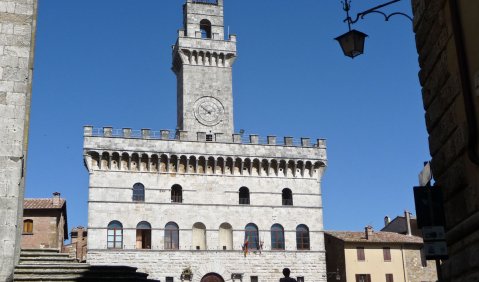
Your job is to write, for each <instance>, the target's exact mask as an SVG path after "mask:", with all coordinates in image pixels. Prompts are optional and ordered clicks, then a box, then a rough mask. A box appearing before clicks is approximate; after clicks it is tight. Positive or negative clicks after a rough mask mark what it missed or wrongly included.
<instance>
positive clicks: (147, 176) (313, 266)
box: [83, 0, 327, 282]
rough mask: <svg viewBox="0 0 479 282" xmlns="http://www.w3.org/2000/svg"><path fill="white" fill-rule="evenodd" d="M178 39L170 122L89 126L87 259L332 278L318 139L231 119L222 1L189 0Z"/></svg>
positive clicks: (221, 276)
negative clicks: (238, 128)
mask: <svg viewBox="0 0 479 282" xmlns="http://www.w3.org/2000/svg"><path fill="white" fill-rule="evenodd" d="M183 15H184V24H183V27H184V29H182V30H180V31H179V32H178V39H177V42H176V44H175V45H174V47H173V71H174V72H175V73H176V75H177V82H178V92H177V97H178V125H177V130H176V131H175V132H171V131H170V130H165V129H164V130H160V131H152V130H150V129H141V130H132V129H130V128H123V129H120V130H115V129H113V128H111V127H104V128H103V129H96V128H93V127H91V126H85V128H84V145H83V149H84V158H85V165H86V167H87V170H88V172H89V201H88V255H87V261H88V262H89V263H90V264H92V265H102V264H103V265H104V264H122V265H131V266H134V267H138V268H139V269H140V270H141V271H143V272H146V273H149V274H150V276H149V277H151V278H154V279H159V280H161V281H166V282H172V281H192V282H200V281H201V282H205V281H206V282H212V281H233V282H239V281H261V282H276V281H278V279H279V278H280V277H281V276H282V275H281V273H280V268H282V267H283V266H289V267H290V268H291V269H292V270H293V272H294V275H293V276H295V277H297V278H298V281H317V282H320V281H323V282H324V281H326V265H325V250H324V241H323V240H324V236H323V207H322V194H321V178H322V176H323V172H324V169H325V167H326V162H327V158H326V144H325V141H324V140H322V139H317V140H315V141H311V140H310V139H309V138H301V139H299V138H298V139H296V140H295V139H294V138H293V137H284V138H282V139H279V138H278V139H277V138H276V136H265V137H264V138H260V137H259V136H258V135H250V136H249V140H246V139H245V138H241V135H240V134H237V133H234V131H233V130H234V129H233V99H232V65H233V62H234V60H235V58H236V37H235V36H233V35H231V36H229V38H228V39H227V40H225V38H224V27H223V1H222V0H187V1H186V3H185V4H184V5H183Z"/></svg>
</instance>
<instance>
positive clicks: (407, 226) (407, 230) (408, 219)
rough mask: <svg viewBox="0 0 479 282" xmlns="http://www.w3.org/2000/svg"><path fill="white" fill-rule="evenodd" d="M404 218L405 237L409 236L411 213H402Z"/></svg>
mask: <svg viewBox="0 0 479 282" xmlns="http://www.w3.org/2000/svg"><path fill="white" fill-rule="evenodd" d="M404 218H405V219H406V235H408V236H411V235H412V234H411V213H410V212H408V211H404Z"/></svg>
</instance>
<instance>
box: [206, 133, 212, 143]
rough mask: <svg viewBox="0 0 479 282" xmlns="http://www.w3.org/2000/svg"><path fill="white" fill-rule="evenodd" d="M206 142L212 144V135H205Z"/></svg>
mask: <svg viewBox="0 0 479 282" xmlns="http://www.w3.org/2000/svg"><path fill="white" fill-rule="evenodd" d="M206 141H207V142H212V141H213V134H206Z"/></svg>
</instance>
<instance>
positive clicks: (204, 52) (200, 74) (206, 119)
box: [172, 0, 236, 138]
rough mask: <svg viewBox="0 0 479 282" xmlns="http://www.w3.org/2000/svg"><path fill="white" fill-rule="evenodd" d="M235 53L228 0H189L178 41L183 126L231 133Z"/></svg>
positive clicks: (209, 132)
mask: <svg viewBox="0 0 479 282" xmlns="http://www.w3.org/2000/svg"><path fill="white" fill-rule="evenodd" d="M235 58H236V36H235V35H229V37H228V38H227V39H225V34H224V21H223V0H187V1H186V3H185V4H184V5H183V29H180V30H179V31H178V40H177V41H176V44H175V46H174V47H173V67H172V69H173V71H174V72H175V74H176V77H177V127H178V129H180V130H184V131H188V132H204V133H206V134H207V136H212V137H213V138H222V137H220V136H223V138H224V137H231V135H232V134H233V132H234V128H233V91H232V66H233V63H234V61H235ZM210 138H211V137H210Z"/></svg>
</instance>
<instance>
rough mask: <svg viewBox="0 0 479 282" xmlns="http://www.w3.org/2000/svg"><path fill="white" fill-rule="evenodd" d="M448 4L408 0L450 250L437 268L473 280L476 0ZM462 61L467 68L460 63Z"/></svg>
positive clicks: (477, 185) (477, 216)
mask: <svg viewBox="0 0 479 282" xmlns="http://www.w3.org/2000/svg"><path fill="white" fill-rule="evenodd" d="M451 3H452V4H457V6H454V5H451ZM451 3H450V1H448V0H433V1H431V0H412V7H413V13H414V31H415V33H416V45H417V50H418V53H419V65H420V67H421V70H420V72H419V80H420V82H421V85H422V95H423V102H424V109H425V110H426V116H425V118H426V125H427V130H428V133H429V149H430V153H431V156H432V170H433V174H434V178H435V180H436V185H437V186H438V187H441V189H442V191H443V195H444V203H443V204H444V208H445V213H446V232H447V242H448V246H449V255H450V259H449V260H448V261H445V262H444V264H443V267H442V269H443V272H444V273H443V274H444V281H478V280H479V260H478V259H477V257H478V256H477V254H478V253H479V229H478V228H477V226H479V166H478V165H477V163H476V164H474V163H473V162H472V161H471V158H470V157H469V154H470V153H471V152H473V151H474V150H471V149H469V147H470V148H473V149H475V151H477V140H474V139H473V138H471V137H473V136H474V134H473V133H474V132H477V128H475V127H477V126H474V125H473V123H474V122H476V123H477V116H478V114H477V113H478V112H479V109H478V107H477V102H478V101H477V99H478V95H477V94H475V95H474V89H473V87H474V86H473V85H472V83H474V81H475V80H476V79H478V78H477V76H478V73H479V55H478V52H477V50H479V36H478V35H477V34H478V33H477V27H478V26H479V20H478V18H477V14H478V12H479V3H478V2H477V1H467V0H457V1H455V2H451ZM454 15H457V17H456V16H454ZM461 25H462V27H461ZM461 33H462V34H463V36H461ZM461 37H462V38H461ZM461 45H463V46H464V48H462V47H461ZM462 58H464V59H463V60H462ZM463 62H465V63H466V64H467V65H468V67H467V66H466V65H462V66H461V67H460V63H461V64H462V63H463ZM467 79H469V81H470V82H471V83H470V84H469V83H467ZM468 84H469V85H468ZM468 91H470V92H472V93H468ZM475 91H477V90H475ZM465 101H466V102H465ZM469 110H470V111H469ZM471 112H472V113H473V114H472V115H470V114H466V113H471ZM474 115H475V116H474ZM468 125H473V126H471V127H468ZM471 128H472V130H471ZM468 146H469V147H468Z"/></svg>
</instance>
